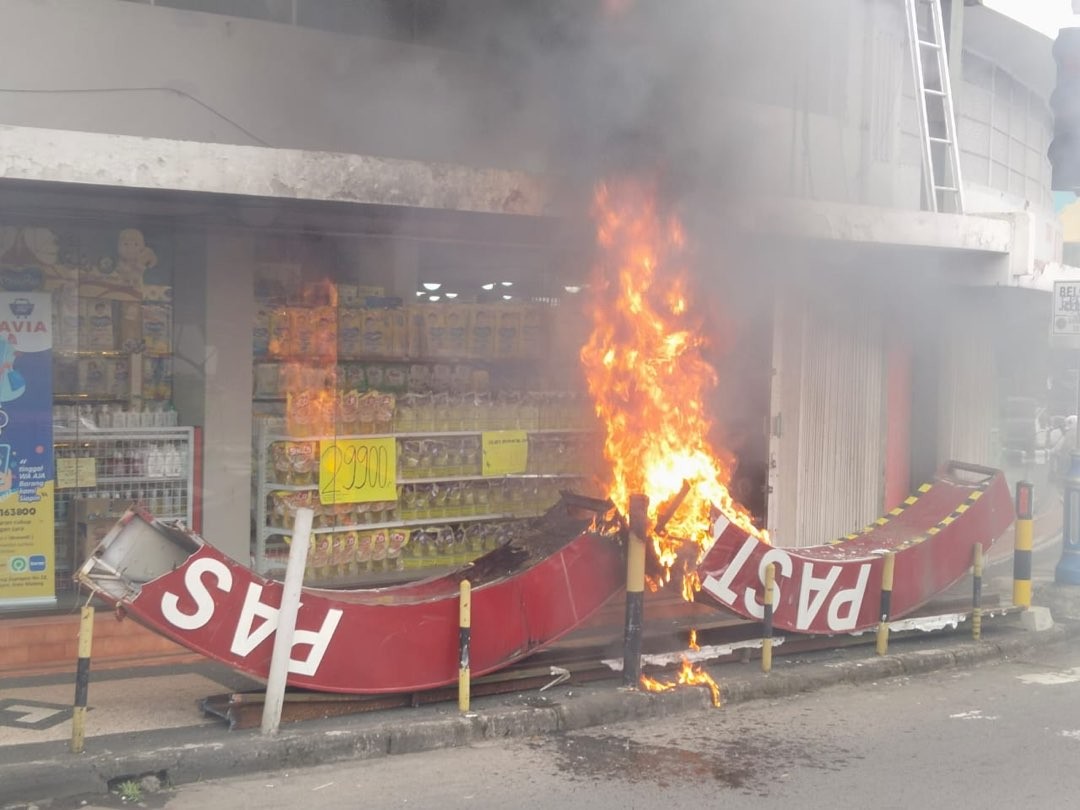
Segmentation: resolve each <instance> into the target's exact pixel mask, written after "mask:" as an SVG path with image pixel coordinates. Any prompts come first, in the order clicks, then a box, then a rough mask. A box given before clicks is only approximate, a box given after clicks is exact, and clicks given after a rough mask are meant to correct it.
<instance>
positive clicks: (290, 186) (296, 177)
mask: <svg viewBox="0 0 1080 810" xmlns="http://www.w3.org/2000/svg"><path fill="white" fill-rule="evenodd" d="M0 178H4V179H9V180H18V181H32V182H55V183H67V184H82V185H88V186H98V187H107V188H125V189H145V190H156V191H179V192H202V193H209V194H228V195H240V196H247V197H253V198H259V197H262V198H267V199H276V200H316V201H324V202H340V203H355V204H361V205H380V206H401V207H406V208H425V209H435V210H447V211H464V212H475V213H492V214H514V215H526V216H552V217H559V216H564V217H565V216H571V217H576V218H579V219H583V218H584V213H583V212H582V211H580V210H567V206H566V204H565V202H557V201H556V198H555V195H554V185H553V184H552V183H551V182H549V179H547V178H544V177H540V176H538V175H534V174H529V173H527V172H513V171H501V170H493V169H477V168H472V167H468V166H460V165H455V164H445V163H427V162H421V161H411V160H398V159H393V158H380V157H371V156H368V155H346V154H337V153H330V152H310V151H303V150H297V149H271V148H267V147H260V146H238V145H234V144H220V143H204V142H196V141H177V140H170V139H164V138H142V137H136V136H130V135H110V134H101V133H93V132H74V131H67V130H54V129H37V128H32V127H14V126H0ZM715 210H716V212H717V216H719V217H722V218H724V219H725V221H727V222H731V223H734V224H735V226H736V227H737V228H739V229H740V230H743V231H747V232H751V233H758V234H762V235H775V236H790V237H796V238H808V239H820V240H828V241H836V242H852V243H864V244H879V245H896V246H909V247H926V248H936V249H944V250H961V251H979V252H986V253H997V254H1007V253H1009V252H1010V251H1011V250H1012V247H1013V224H1012V223H1011V222H1009V221H1007V220H1005V219H1001V218H996V217H990V216H970V215H969V216H959V215H955V214H932V213H928V212H923V211H911V210H902V209H894V208H878V207H874V206H866V205H852V204H848V203H833V202H822V201H815V200H803V199H793V198H765V199H757V200H747V199H735V200H732V199H728V200H722V201H717V203H716V207H715Z"/></svg>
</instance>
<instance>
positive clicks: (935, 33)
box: [904, 0, 964, 214]
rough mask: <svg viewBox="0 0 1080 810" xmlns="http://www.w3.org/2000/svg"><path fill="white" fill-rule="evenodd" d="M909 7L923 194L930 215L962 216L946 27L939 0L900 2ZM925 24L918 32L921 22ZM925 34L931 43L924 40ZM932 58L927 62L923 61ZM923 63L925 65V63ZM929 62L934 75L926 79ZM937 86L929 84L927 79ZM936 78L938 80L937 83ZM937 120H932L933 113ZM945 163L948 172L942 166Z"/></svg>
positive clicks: (962, 192) (958, 161) (908, 16)
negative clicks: (920, 144) (921, 159)
mask: <svg viewBox="0 0 1080 810" xmlns="http://www.w3.org/2000/svg"><path fill="white" fill-rule="evenodd" d="M904 5H905V6H906V8H907V30H908V45H909V46H910V50H911V65H912V70H913V71H914V74H915V106H916V108H917V109H918V111H919V130H920V132H921V135H922V149H923V173H922V175H923V196H924V197H925V202H926V207H927V208H928V210H930V211H942V210H945V211H950V212H952V213H956V214H962V213H964V190H963V182H962V181H961V178H960V147H959V145H958V144H957V142H956V115H955V114H954V112H953V97H952V84H951V83H950V81H949V60H948V56H947V54H946V53H945V25H944V22H943V20H942V15H941V0H904ZM920 12H921V13H920ZM923 21H925V23H926V25H925V27H924V30H922V31H920V22H923ZM924 34H925V35H926V36H928V37H930V38H929V39H923V36H924ZM926 57H930V59H926ZM924 59H925V61H924ZM927 62H930V64H931V65H932V66H934V65H936V75H934V73H933V72H932V73H931V75H930V76H929V77H928V76H927V75H926V70H925V69H924V68H925V67H926V66H927ZM928 78H929V79H930V81H931V82H932V83H936V85H937V86H928V85H927V79H928ZM935 80H936V81H935ZM938 111H940V116H939V117H935V118H934V119H933V120H932V119H931V115H932V113H935V112H938ZM945 163H947V164H948V171H947V172H946V171H944V165H943V164H945Z"/></svg>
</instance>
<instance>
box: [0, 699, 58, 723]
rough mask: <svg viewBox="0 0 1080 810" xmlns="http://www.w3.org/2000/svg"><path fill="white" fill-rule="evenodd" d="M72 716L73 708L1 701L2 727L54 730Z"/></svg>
mask: <svg viewBox="0 0 1080 810" xmlns="http://www.w3.org/2000/svg"><path fill="white" fill-rule="evenodd" d="M70 716H71V706H65V705H63V704H57V703H42V702H41V701H40V700H18V699H14V700H11V699H9V700H0V726H8V727H9V728H21V729H33V730H35V731H39V730H41V729H46V728H52V727H53V726H55V725H58V724H60V723H63V722H64V721H66V720H67V719H68V718H69V717H70Z"/></svg>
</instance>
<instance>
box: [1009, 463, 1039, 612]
mask: <svg viewBox="0 0 1080 810" xmlns="http://www.w3.org/2000/svg"><path fill="white" fill-rule="evenodd" d="M1034 490H1035V487H1034V485H1033V484H1031V483H1029V482H1027V481H1019V482H1017V484H1016V540H1015V547H1014V549H1013V604H1014V605H1019V606H1021V607H1024V608H1029V607H1031V546H1032V518H1033V516H1034V510H1033V505H1032V501H1033V500H1034Z"/></svg>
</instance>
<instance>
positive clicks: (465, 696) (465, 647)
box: [457, 579, 472, 713]
mask: <svg viewBox="0 0 1080 810" xmlns="http://www.w3.org/2000/svg"><path fill="white" fill-rule="evenodd" d="M460 590H461V601H460V603H459V606H458V698H457V701H458V709H460V710H461V712H462V713H464V712H467V711H469V693H470V691H471V675H470V673H469V642H470V641H471V638H472V585H471V584H470V583H469V580H467V579H463V580H461V589H460Z"/></svg>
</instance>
